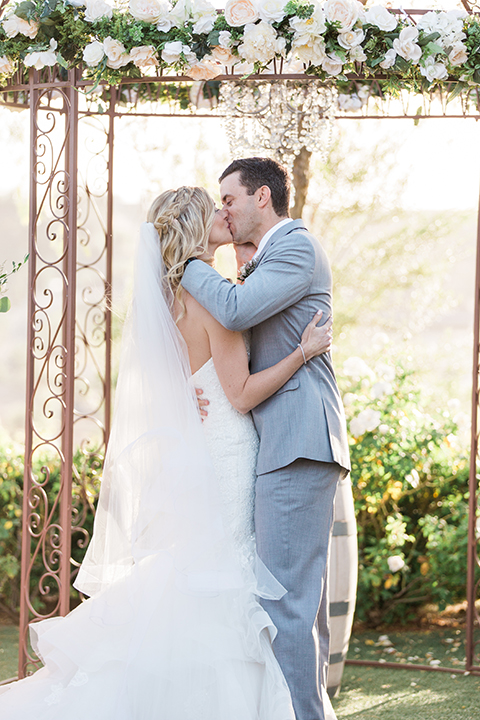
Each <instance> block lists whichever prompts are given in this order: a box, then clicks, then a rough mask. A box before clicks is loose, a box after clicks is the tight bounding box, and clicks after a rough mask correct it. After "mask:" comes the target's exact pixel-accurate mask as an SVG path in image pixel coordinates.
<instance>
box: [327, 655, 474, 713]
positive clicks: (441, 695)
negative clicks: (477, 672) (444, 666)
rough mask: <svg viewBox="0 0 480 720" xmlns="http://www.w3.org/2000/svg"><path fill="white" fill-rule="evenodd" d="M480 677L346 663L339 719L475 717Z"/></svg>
mask: <svg viewBox="0 0 480 720" xmlns="http://www.w3.org/2000/svg"><path fill="white" fill-rule="evenodd" d="M479 690H480V677H474V676H473V675H469V676H464V675H450V674H447V673H435V672H425V671H423V672H422V671H421V670H419V671H418V672H417V671H412V670H389V669H387V668H371V667H360V666H358V665H356V666H352V665H347V666H346V667H345V672H344V676H343V685H342V691H341V693H340V697H339V698H337V699H336V700H334V701H333V705H334V708H335V711H336V713H337V717H338V720H340V719H341V718H348V719H349V720H367V719H368V720H377V719H378V720H380V718H381V720H478V718H479Z"/></svg>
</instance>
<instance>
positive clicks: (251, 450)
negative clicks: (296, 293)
mask: <svg viewBox="0 0 480 720" xmlns="http://www.w3.org/2000/svg"><path fill="white" fill-rule="evenodd" d="M148 221H149V222H148V223H144V225H143V226H142V230H141V237H140V243H139V247H138V251H137V257H136V264H135V281H134V293H133V301H132V305H131V309H130V313H129V317H128V319H127V322H126V324H125V329H124V334H123V345H122V354H121V362H120V373H119V380H118V384H117V391H116V399H115V413H114V422H113V427H112V433H111V437H110V441H109V445H108V451H107V456H106V460H105V468H104V474H103V479H102V487H101V492H100V498H99V503H98V509H97V515H96V519H95V526H94V534H93V538H92V541H91V543H90V546H89V548H88V551H87V554H86V557H85V560H84V562H83V564H82V566H81V569H80V572H79V575H78V578H77V581H76V583H75V585H76V587H77V588H78V589H79V590H81V591H82V592H83V593H84V594H86V595H89V596H90V597H89V599H88V600H87V601H85V602H84V603H82V604H81V605H80V606H79V607H77V608H76V609H75V610H73V611H72V612H71V613H70V614H69V615H67V616H66V617H56V618H50V619H47V620H44V621H42V622H40V623H34V624H32V626H31V628H30V635H31V642H32V646H33V648H34V650H35V652H36V653H37V654H38V656H39V657H40V658H41V660H42V662H43V663H44V667H43V668H42V669H41V670H39V671H38V672H36V673H35V674H34V675H33V676H31V677H28V678H26V679H24V680H20V681H18V682H16V683H12V684H10V685H7V686H4V687H2V688H0V690H1V694H0V717H2V718H5V719H7V718H8V720H30V717H32V716H35V717H36V718H37V720H85V718H88V720H227V718H228V720H294V713H293V708H292V705H291V699H290V694H289V691H288V688H287V685H286V682H285V680H284V677H283V675H282V672H281V670H280V667H279V665H278V663H277V661H276V659H275V656H274V654H273V650H272V647H271V641H272V639H273V638H274V636H275V632H276V631H275V628H274V626H273V624H272V622H271V620H270V618H269V616H268V615H267V613H266V612H265V611H264V610H263V609H262V607H261V606H260V604H259V603H258V597H259V596H260V597H264V598H269V599H278V598H280V597H281V596H282V595H283V594H284V592H285V591H284V589H283V588H282V586H281V585H280V584H279V583H277V581H276V580H275V579H274V578H273V577H272V576H271V575H270V573H269V572H268V570H267V569H266V568H265V566H263V565H262V563H261V561H260V560H259V559H258V557H257V556H256V553H255V542H254V535H253V501H254V479H255V462H256V454H257V448H258V439H257V435H256V432H255V429H254V426H253V422H252V420H251V418H250V415H249V414H248V411H249V410H250V409H251V408H252V407H254V406H256V405H257V404H259V403H261V402H263V401H264V400H265V399H267V398H268V397H269V396H270V395H272V394H273V393H275V392H276V391H277V390H279V389H280V387H281V386H282V385H283V384H284V383H285V382H286V381H287V380H288V379H289V378H290V377H291V376H292V375H293V373H294V372H295V371H296V370H298V369H299V368H300V366H301V365H302V363H303V362H304V358H303V353H305V356H306V358H307V359H309V358H311V357H313V356H314V355H316V354H320V353H322V352H324V351H326V350H327V349H329V347H330V342H331V330H330V328H331V322H328V323H327V324H326V325H324V326H323V327H322V328H317V327H316V323H317V322H318V321H319V320H320V315H319V314H318V313H317V315H316V316H315V317H314V318H313V320H312V322H311V323H309V325H308V326H307V328H306V329H305V331H304V333H303V335H302V338H301V339H300V338H299V341H300V342H301V346H302V347H301V348H300V347H297V348H296V349H295V350H293V352H292V353H291V354H290V355H289V356H288V357H286V358H284V359H283V360H282V361H281V362H279V363H277V365H275V366H273V367H271V368H267V369H266V370H264V371H262V372H259V373H256V374H254V375H250V374H249V370H248V356H247V351H246V347H245V340H244V338H243V337H242V335H241V334H239V333H235V332H231V331H228V330H225V328H223V327H222V326H221V325H219V324H218V323H217V322H216V321H215V320H214V319H213V318H212V317H211V316H210V315H209V314H208V313H207V312H206V310H204V309H203V308H202V307H201V306H200V305H199V304H198V303H197V302H196V301H195V300H194V299H193V298H192V297H191V296H190V295H188V294H187V293H186V291H184V290H182V289H181V286H180V281H181V278H182V274H183V270H184V268H185V262H186V261H187V259H188V258H191V257H193V256H195V257H198V258H201V259H206V258H208V257H209V256H211V255H212V254H213V253H214V251H215V250H216V248H217V247H219V246H220V245H222V244H225V243H227V242H231V239H232V238H231V235H230V231H229V229H228V225H227V223H226V220H225V217H224V215H223V212H221V211H215V207H214V204H213V201H212V199H211V198H210V197H209V195H208V194H207V193H206V191H205V190H203V189H202V188H187V187H182V188H180V189H179V190H177V191H167V192H165V193H163V194H162V195H160V197H158V198H157V199H156V200H155V202H154V203H153V205H152V207H151V208H150V211H149V213H148ZM247 282H248V279H247ZM195 386H197V387H198V386H201V388H202V389H203V391H204V394H205V397H207V398H208V400H209V406H208V416H207V417H206V418H205V421H204V423H203V424H202V422H201V421H200V417H199V413H198V405H197V400H196V395H195Z"/></svg>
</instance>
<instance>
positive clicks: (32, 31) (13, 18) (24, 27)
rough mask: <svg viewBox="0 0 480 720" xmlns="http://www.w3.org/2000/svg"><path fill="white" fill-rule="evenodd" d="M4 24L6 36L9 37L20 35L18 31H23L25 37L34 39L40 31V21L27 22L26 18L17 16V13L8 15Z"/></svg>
mask: <svg viewBox="0 0 480 720" xmlns="http://www.w3.org/2000/svg"><path fill="white" fill-rule="evenodd" d="M2 25H3V29H4V31H5V34H6V36H7V37H9V38H14V37H15V36H16V35H18V33H21V34H22V35H25V37H28V38H30V39H31V40H33V38H34V37H36V35H37V33H38V23H36V22H27V21H26V20H22V18H19V17H17V15H14V14H12V15H9V16H8V17H6V18H5V20H4V21H3V23H2Z"/></svg>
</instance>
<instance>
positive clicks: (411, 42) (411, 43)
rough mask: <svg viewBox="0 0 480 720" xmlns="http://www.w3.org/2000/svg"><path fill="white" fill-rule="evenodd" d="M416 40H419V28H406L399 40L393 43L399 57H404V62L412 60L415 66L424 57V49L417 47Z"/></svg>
mask: <svg viewBox="0 0 480 720" xmlns="http://www.w3.org/2000/svg"><path fill="white" fill-rule="evenodd" d="M416 40H418V30H417V28H416V27H413V26H409V27H406V28H404V29H403V30H402V31H401V32H400V35H399V36H398V38H396V39H395V40H394V41H393V48H394V50H395V51H396V53H397V55H400V57H403V59H404V60H411V61H412V62H413V64H414V65H416V64H417V63H418V61H419V60H420V58H421V57H422V48H421V47H420V45H417V43H416Z"/></svg>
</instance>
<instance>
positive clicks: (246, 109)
mask: <svg viewBox="0 0 480 720" xmlns="http://www.w3.org/2000/svg"><path fill="white" fill-rule="evenodd" d="M336 110H337V91H336V89H335V88H332V87H329V86H326V85H324V84H322V83H321V81H318V82H316V81H315V80H313V79H309V80H238V81H229V82H227V83H222V85H221V87H220V103H219V106H218V111H219V113H220V114H222V115H223V116H224V117H225V121H224V122H225V129H226V134H227V138H228V142H229V145H230V152H231V154H232V157H233V158H234V159H235V158H239V157H248V156H251V155H258V154H263V155H265V154H266V155H268V156H269V157H272V158H274V159H275V160H278V162H281V163H282V164H283V165H286V166H287V167H288V168H290V169H291V168H292V166H293V161H294V159H295V156H296V155H298V154H299V152H300V150H301V149H302V148H303V147H304V148H306V149H307V150H309V151H312V152H313V151H317V152H321V153H322V154H324V155H325V154H326V153H327V151H328V148H329V147H330V143H331V139H332V132H333V122H334V120H335V113H336Z"/></svg>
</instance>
